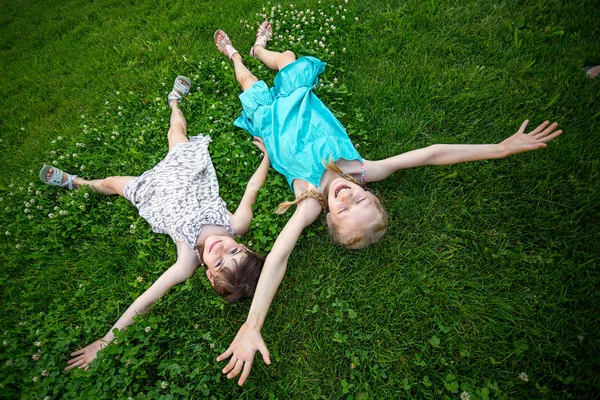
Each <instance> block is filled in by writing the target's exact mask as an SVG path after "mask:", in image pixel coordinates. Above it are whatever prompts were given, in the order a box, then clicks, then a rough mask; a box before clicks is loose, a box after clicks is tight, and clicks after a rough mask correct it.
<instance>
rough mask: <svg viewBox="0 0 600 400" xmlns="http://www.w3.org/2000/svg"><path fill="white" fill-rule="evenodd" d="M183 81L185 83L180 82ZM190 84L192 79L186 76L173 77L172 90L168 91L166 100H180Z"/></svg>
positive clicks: (188, 90) (188, 89)
mask: <svg viewBox="0 0 600 400" xmlns="http://www.w3.org/2000/svg"><path fill="white" fill-rule="evenodd" d="M181 81H184V82H185V83H187V85H185V84H183V83H181ZM191 86H192V81H191V80H190V78H188V77H187V76H183V75H179V76H178V77H177V78H175V82H174V83H173V90H171V93H169V97H168V100H182V99H183V96H185V95H187V94H188V93H189V92H190V87H191Z"/></svg>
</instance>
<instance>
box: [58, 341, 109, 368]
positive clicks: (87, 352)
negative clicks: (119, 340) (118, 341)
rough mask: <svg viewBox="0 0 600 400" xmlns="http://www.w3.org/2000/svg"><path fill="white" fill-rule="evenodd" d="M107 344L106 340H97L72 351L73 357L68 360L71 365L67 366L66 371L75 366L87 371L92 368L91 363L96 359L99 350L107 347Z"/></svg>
mask: <svg viewBox="0 0 600 400" xmlns="http://www.w3.org/2000/svg"><path fill="white" fill-rule="evenodd" d="M106 345H107V343H106V342H105V341H104V340H96V341H95V342H93V343H91V344H89V345H87V346H86V347H84V348H82V349H79V350H77V351H74V352H73V353H71V357H73V358H72V359H70V360H69V361H68V362H67V363H68V364H69V366H68V367H66V368H65V371H68V370H70V369H72V368H75V367H79V368H82V369H83V370H84V371H87V370H88V369H89V368H90V363H91V362H92V361H94V360H95V359H96V355H97V354H98V352H99V351H100V350H102V349H103V348H104V347H106Z"/></svg>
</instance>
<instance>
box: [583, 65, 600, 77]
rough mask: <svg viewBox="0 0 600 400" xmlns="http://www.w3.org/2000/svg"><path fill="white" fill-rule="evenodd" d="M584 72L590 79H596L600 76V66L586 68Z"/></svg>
mask: <svg viewBox="0 0 600 400" xmlns="http://www.w3.org/2000/svg"><path fill="white" fill-rule="evenodd" d="M583 71H584V72H585V74H586V75H587V76H588V77H589V78H591V79H594V78H595V77H597V76H598V75H600V65H592V66H589V67H585V68H584V69H583Z"/></svg>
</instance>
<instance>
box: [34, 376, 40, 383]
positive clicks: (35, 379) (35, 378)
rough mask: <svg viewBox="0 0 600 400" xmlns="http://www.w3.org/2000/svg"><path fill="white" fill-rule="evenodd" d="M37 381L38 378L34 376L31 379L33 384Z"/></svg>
mask: <svg viewBox="0 0 600 400" xmlns="http://www.w3.org/2000/svg"><path fill="white" fill-rule="evenodd" d="M39 380H40V377H39V376H34V377H33V379H32V381H33V383H35V382H37V381H39Z"/></svg>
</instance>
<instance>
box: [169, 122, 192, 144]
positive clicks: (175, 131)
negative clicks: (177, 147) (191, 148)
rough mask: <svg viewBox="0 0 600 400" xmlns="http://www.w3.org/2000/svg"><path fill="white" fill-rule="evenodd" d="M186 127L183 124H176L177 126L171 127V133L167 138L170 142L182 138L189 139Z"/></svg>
mask: <svg viewBox="0 0 600 400" xmlns="http://www.w3.org/2000/svg"><path fill="white" fill-rule="evenodd" d="M185 132H186V127H185V126H184V125H183V124H175V125H171V127H170V128H169V132H168V133H167V138H168V139H169V141H171V140H174V139H177V138H180V137H184V138H185V137H187V136H186V134H185Z"/></svg>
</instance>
